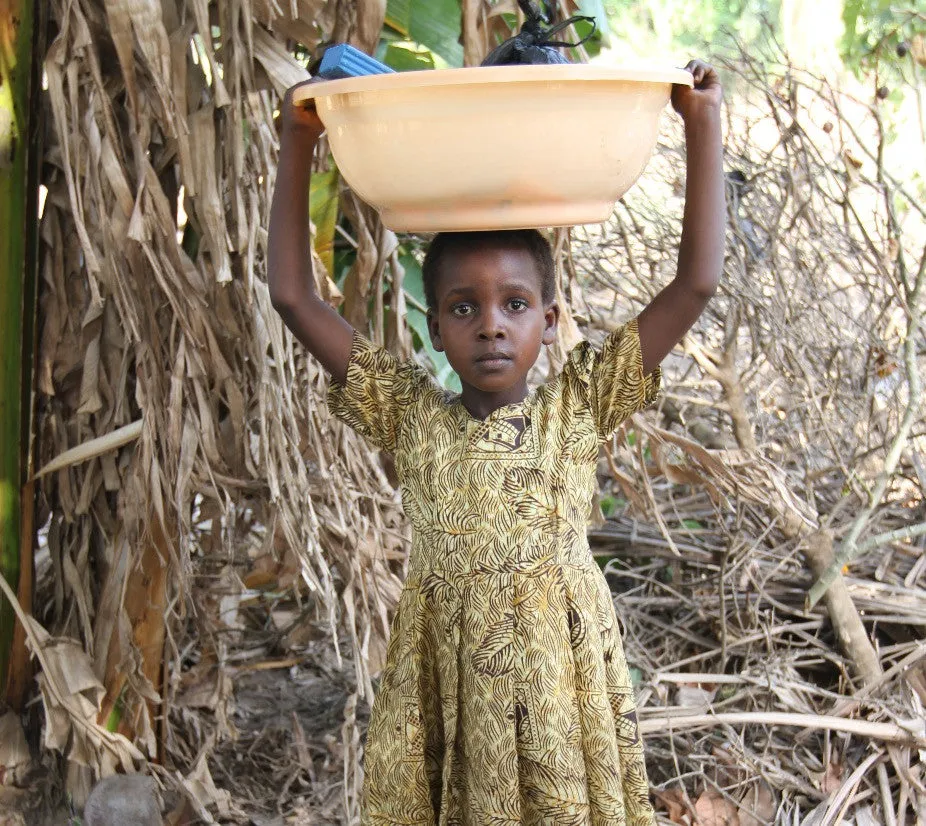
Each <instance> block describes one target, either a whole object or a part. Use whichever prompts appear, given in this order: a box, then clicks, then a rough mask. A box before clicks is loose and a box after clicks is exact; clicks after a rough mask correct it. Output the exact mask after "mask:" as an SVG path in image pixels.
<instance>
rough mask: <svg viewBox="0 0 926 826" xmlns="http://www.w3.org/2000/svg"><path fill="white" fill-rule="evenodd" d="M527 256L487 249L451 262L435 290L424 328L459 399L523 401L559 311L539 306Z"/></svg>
mask: <svg viewBox="0 0 926 826" xmlns="http://www.w3.org/2000/svg"><path fill="white" fill-rule="evenodd" d="M540 279H541V276H540V273H539V272H538V270H537V266H536V265H535V263H534V260H533V258H532V257H531V255H530V253H529V252H527V251H526V250H522V249H518V248H509V247H504V246H489V247H483V248H478V249H473V250H469V251H468V252H465V253H461V254H458V255H456V256H454V257H453V258H449V259H448V260H446V261H445V262H444V265H443V266H442V267H441V272H440V275H439V277H438V280H437V284H436V285H435V288H436V289H435V293H436V298H437V307H436V309H435V310H434V311H433V312H431V313H429V316H428V322H429V328H430V332H431V341H432V343H433V344H434V349H435V350H439V351H442V352H444V353H446V355H447V360H448V361H449V362H450V366H451V367H453V369H454V370H455V371H456V373H457V375H458V376H459V377H460V381H461V384H462V386H463V399H464V401H465V402H468V403H469V404H468V405H467V406H469V407H470V409H471V410H472V409H473V407H479V408H483V411H482V412H484V413H485V415H487V414H488V412H491V409H494V408H495V407H500V406H502V405H505V404H512V403H514V402H518V401H521V400H522V399H523V398H524V396H525V395H526V394H527V373H528V371H529V370H530V368H531V367H533V366H534V362H536V361H537V356H538V355H539V354H540V346H541V344H552V343H553V341H554V338H555V335H556V323H557V321H558V319H559V308H558V307H557V306H556V304H555V303H551V304H549V305H547V306H544V303H543V297H542V294H541V282H540Z"/></svg>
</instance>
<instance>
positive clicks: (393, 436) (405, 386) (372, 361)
mask: <svg viewBox="0 0 926 826" xmlns="http://www.w3.org/2000/svg"><path fill="white" fill-rule="evenodd" d="M419 372H420V370H419V369H418V368H417V367H416V366H415V365H414V364H412V363H410V362H403V361H399V359H397V358H396V357H395V356H393V355H392V353H390V352H389V351H388V350H386V349H384V348H382V347H379V346H377V345H376V344H373V342H371V341H370V340H369V339H367V338H366V337H365V336H363V335H361V334H360V333H358V332H356V331H355V332H354V339H353V342H352V344H351V350H350V360H349V361H348V364H347V377H346V378H345V381H344V384H340V383H339V382H337V381H335V380H334V379H332V380H331V384H330V386H329V388H328V409H329V410H330V411H331V413H332V414H334V415H335V416H336V417H337V418H338V419H340V420H341V421H342V422H344V423H345V424H347V425H350V426H351V427H352V428H353V429H354V430H356V431H357V432H358V433H359V434H360V435H361V436H363V437H364V438H366V439H367V440H368V441H370V442H371V443H372V444H374V445H376V446H377V447H379V448H381V449H382V450H385V451H388V452H389V453H394V452H395V450H396V445H397V444H398V439H399V433H400V432H401V427H402V418H403V416H404V414H405V412H406V410H407V409H408V406H409V403H410V402H411V400H412V398H413V396H414V394H415V390H416V386H417V385H418V384H420V376H418V373H419Z"/></svg>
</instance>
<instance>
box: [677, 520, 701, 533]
mask: <svg viewBox="0 0 926 826" xmlns="http://www.w3.org/2000/svg"><path fill="white" fill-rule="evenodd" d="M682 525H684V526H685V527H686V528H688V530H689V531H700V530H702V529H703V528H704V525H702V524H701V523H700V522H699V521H698V520H697V519H683V520H682Z"/></svg>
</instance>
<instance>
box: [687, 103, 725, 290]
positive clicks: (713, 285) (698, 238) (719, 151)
mask: <svg viewBox="0 0 926 826" xmlns="http://www.w3.org/2000/svg"><path fill="white" fill-rule="evenodd" d="M685 141H686V146H687V152H688V172H687V177H686V184H685V213H684V218H683V221H682V238H681V243H680V245H679V252H678V272H677V275H676V279H677V280H678V281H681V282H683V283H684V285H685V287H686V288H688V289H690V290H692V291H694V292H696V293H698V294H700V295H704V296H711V295H713V294H714V292H715V291H716V289H717V284H718V283H719V281H720V275H721V272H722V270H723V251H724V230H725V226H726V201H725V192H724V179H723V144H722V140H721V130H720V107H719V106H711V107H706V108H705V109H703V110H701V111H700V112H698V114H697V116H696V117H691V118H689V119H688V120H687V121H686V122H685Z"/></svg>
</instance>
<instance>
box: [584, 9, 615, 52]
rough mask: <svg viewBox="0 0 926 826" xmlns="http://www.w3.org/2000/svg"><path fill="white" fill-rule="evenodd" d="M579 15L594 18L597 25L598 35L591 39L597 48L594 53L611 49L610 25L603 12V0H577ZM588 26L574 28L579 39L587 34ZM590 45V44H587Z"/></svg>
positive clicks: (606, 15) (605, 13)
mask: <svg viewBox="0 0 926 826" xmlns="http://www.w3.org/2000/svg"><path fill="white" fill-rule="evenodd" d="M579 14H584V15H587V16H588V17H594V18H595V23H597V25H598V33H597V34H596V35H595V37H594V38H593V40H594V41H596V45H597V46H598V48H597V49H595V51H596V52H597V51H600V49H601V48H602V47H604V48H610V47H611V25H610V23H609V21H608V14H607V12H606V11H605V7H604V2H603V0H579ZM588 28H589V24H587V23H586V24H579V25H578V26H576V32H578V34H579V37H584V36H585V35H586V34H587V32H588ZM589 45H590V44H589Z"/></svg>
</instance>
